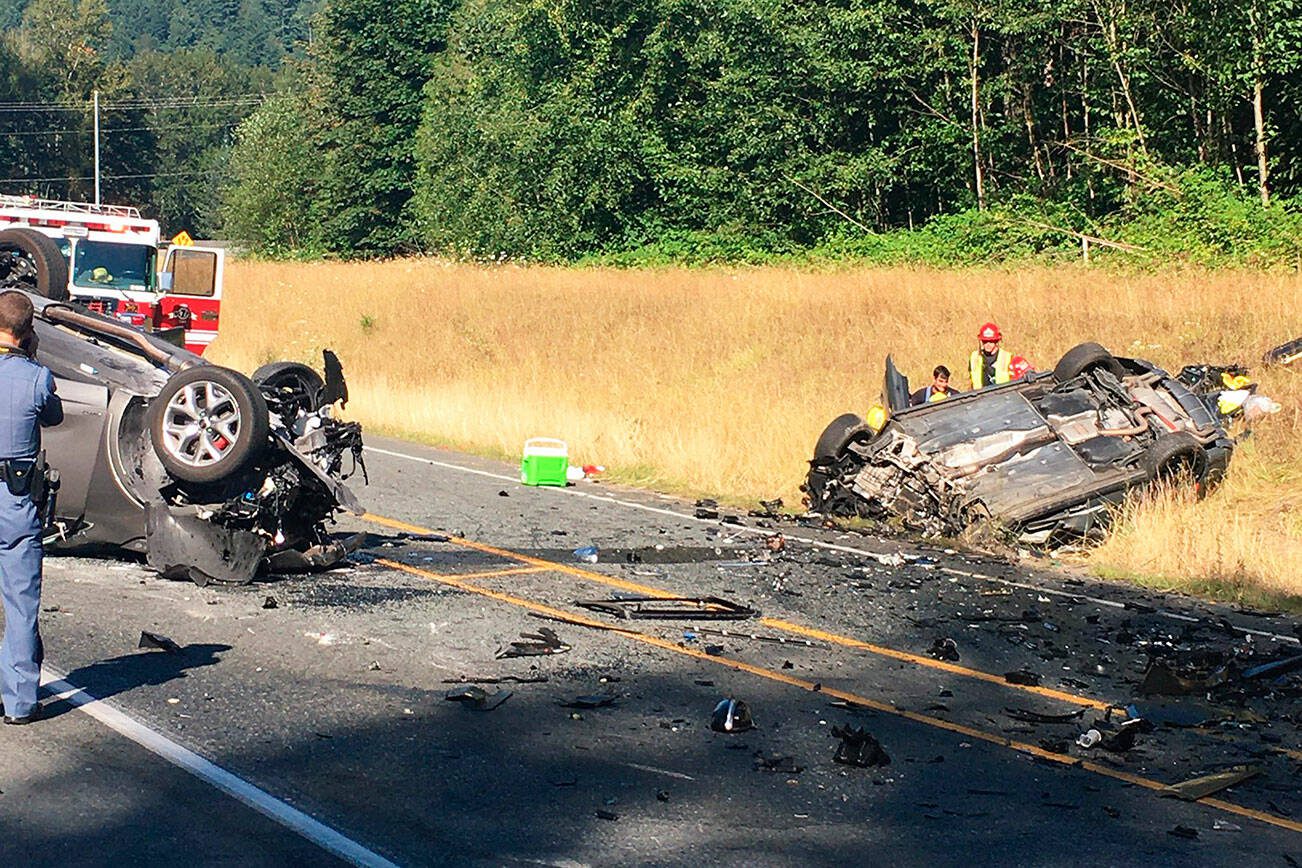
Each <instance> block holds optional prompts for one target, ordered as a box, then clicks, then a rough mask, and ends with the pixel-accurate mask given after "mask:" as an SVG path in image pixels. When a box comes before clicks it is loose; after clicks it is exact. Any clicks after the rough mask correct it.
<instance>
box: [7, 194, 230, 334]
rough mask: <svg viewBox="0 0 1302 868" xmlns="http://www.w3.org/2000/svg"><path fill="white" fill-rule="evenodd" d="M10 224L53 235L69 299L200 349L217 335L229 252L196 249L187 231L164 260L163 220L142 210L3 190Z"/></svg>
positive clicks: (203, 248) (172, 246) (169, 248)
mask: <svg viewBox="0 0 1302 868" xmlns="http://www.w3.org/2000/svg"><path fill="white" fill-rule="evenodd" d="M10 229H20V230H23V229H25V230H33V231H35V232H38V233H40V234H41V235H44V236H45V237H47V238H49V239H51V240H52V241H53V242H54V244H55V245H56V246H57V247H58V250H59V252H60V253H62V254H63V258H64V260H65V261H66V263H67V292H68V297H69V298H70V299H71V300H72V301H74V302H78V303H80V304H83V305H85V306H86V307H87V308H89V309H90V310H92V311H94V312H95V313H101V314H104V315H105V316H110V317H113V318H115V319H118V320H121V321H122V322H125V323H128V324H129V325H133V326H136V327H138V328H142V329H145V330H146V331H156V332H162V333H164V334H165V335H166V336H168V337H169V338H170V339H173V340H174V341H175V342H177V343H184V346H185V348H186V349H188V350H191V351H192V352H196V353H202V352H203V351H204V350H205V349H207V348H208V345H209V344H210V343H212V341H213V339H214V338H215V337H216V336H217V328H218V325H219V323H220V321H221V320H220V317H221V297H222V278H223V271H224V269H225V251H224V250H222V249H220V248H213V247H196V246H194V245H193V243H192V242H190V241H189V236H187V235H185V233H182V234H181V235H180V236H178V237H177V239H176V240H175V243H173V244H171V245H170V246H168V247H166V248H165V250H163V251H162V254H163V255H162V261H161V263H160V261H159V255H160V241H161V237H160V229H159V225H158V221H157V220H147V219H144V218H142V217H141V216H140V210H139V209H138V208H133V207H129V206H123V205H93V204H90V203H86V202H63V201H58V200H52V199H36V198H32V197H28V196H4V195H0V232H3V231H5V230H10ZM14 235H17V236H20V237H21V236H22V235H23V233H14ZM37 240H39V239H37ZM60 276H61V275H60ZM51 289H53V287H51ZM60 294H61V293H60Z"/></svg>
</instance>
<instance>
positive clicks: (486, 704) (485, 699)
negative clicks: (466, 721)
mask: <svg viewBox="0 0 1302 868" xmlns="http://www.w3.org/2000/svg"><path fill="white" fill-rule="evenodd" d="M443 698H444V699H446V700H448V701H449V702H462V703H465V704H466V705H468V706H470V707H471V708H475V709H478V710H479V711H492V710H493V709H494V708H497V707H498V706H499V705H501V704H502V703H503V702H506V701H507V700H508V699H510V698H511V691H509V690H499V691H497V692H496V693H489V692H488V691H487V690H484V688H482V687H475V686H473V685H472V686H469V687H462V688H461V689H460V690H449V691H448V692H447V693H445V694H443Z"/></svg>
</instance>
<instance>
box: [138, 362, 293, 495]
mask: <svg viewBox="0 0 1302 868" xmlns="http://www.w3.org/2000/svg"><path fill="white" fill-rule="evenodd" d="M149 433H150V439H151V440H152V441H153V446H154V453H155V454H156V455H158V460H159V461H161V462H162V463H163V467H164V468H166V469H167V472H168V473H170V474H171V475H172V476H175V477H176V478H177V479H180V480H182V481H184V482H200V483H208V482H219V481H221V480H223V479H226V478H227V477H229V476H231V475H233V474H235V473H238V472H239V471H241V470H243V469H244V468H245V467H247V466H248V465H249V464H250V463H252V462H253V461H256V460H257V459H258V458H259V457H261V455H262V453H263V451H264V450H265V449H266V447H267V441H268V438H269V437H270V435H271V424H270V420H269V416H268V411H267V402H266V400H265V399H264V398H263V397H262V393H261V392H259V391H258V388H257V386H255V385H254V384H253V381H252V380H250V379H249V378H248V377H246V376H244V375H243V374H241V373H239V372H238V371H232V370H231V369H230V368H221V367H218V366H217V365H199V366H197V367H194V368H189V369H187V370H184V371H181V372H180V373H179V374H176V375H175V376H173V377H172V378H171V379H170V380H168V381H167V383H166V384H165V385H164V386H163V389H162V391H160V392H159V393H158V396H157V397H155V398H154V399H153V400H152V401H151V402H150V406H149Z"/></svg>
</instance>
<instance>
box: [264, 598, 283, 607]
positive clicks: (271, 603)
mask: <svg viewBox="0 0 1302 868" xmlns="http://www.w3.org/2000/svg"><path fill="white" fill-rule="evenodd" d="M262 608H264V609H279V608H280V603H279V602H278V601H277V600H276V598H275V597H267V598H266V599H265V600H263V601H262Z"/></svg>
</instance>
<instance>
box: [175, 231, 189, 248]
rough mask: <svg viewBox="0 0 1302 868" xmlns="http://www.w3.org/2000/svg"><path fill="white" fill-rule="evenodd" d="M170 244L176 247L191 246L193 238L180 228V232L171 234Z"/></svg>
mask: <svg viewBox="0 0 1302 868" xmlns="http://www.w3.org/2000/svg"><path fill="white" fill-rule="evenodd" d="M172 244H173V245H175V246H176V247H193V246H194V239H193V238H191V237H190V233H189V232H186V231H185V230H184V229H182V230H181V231H180V232H178V233H176V234H175V235H173V236H172Z"/></svg>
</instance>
